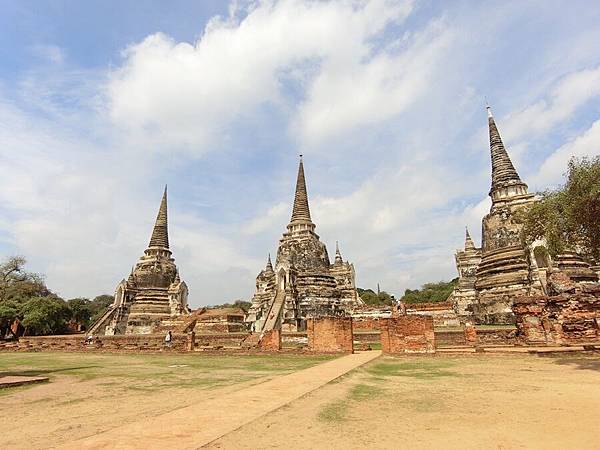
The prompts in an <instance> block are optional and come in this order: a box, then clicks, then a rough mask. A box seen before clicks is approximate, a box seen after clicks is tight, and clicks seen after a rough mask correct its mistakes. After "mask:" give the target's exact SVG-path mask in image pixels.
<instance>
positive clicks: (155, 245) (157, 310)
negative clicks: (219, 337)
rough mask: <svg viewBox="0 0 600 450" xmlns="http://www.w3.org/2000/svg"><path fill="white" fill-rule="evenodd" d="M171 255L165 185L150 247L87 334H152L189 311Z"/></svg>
mask: <svg viewBox="0 0 600 450" xmlns="http://www.w3.org/2000/svg"><path fill="white" fill-rule="evenodd" d="M171 255H172V253H171V251H170V250H169V236H168V223H167V189H166V187H165V192H164V194H163V198H162V201H161V204H160V208H159V210H158V216H157V218H156V223H155V225H154V229H153V231H152V236H151V238H150V244H149V246H148V248H147V249H146V250H145V251H144V255H143V256H142V257H141V258H140V260H139V261H138V263H137V264H136V265H135V268H134V269H133V270H132V271H131V274H130V275H129V277H128V278H127V280H122V281H121V282H120V283H119V285H118V286H117V289H116V291H115V300H114V303H113V304H112V306H111V307H110V308H109V310H108V311H107V312H106V313H105V314H104V316H103V317H101V318H100V319H99V320H98V321H97V322H96V323H95V324H93V325H92V327H91V328H90V330H89V332H88V334H91V335H118V334H150V333H153V332H155V331H157V330H158V329H159V328H160V326H161V322H162V321H163V320H168V319H172V318H176V317H179V316H182V315H187V314H189V312H190V310H189V308H188V305H187V297H188V288H187V285H186V284H185V282H184V281H182V280H181V279H180V277H179V271H178V270H177V266H176V265H175V260H174V259H173V258H172V257H171Z"/></svg>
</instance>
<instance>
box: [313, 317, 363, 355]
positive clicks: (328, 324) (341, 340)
mask: <svg viewBox="0 0 600 450" xmlns="http://www.w3.org/2000/svg"><path fill="white" fill-rule="evenodd" d="M306 332H307V334H308V349H309V350H311V351H313V352H322V353H353V351H354V343H353V333H352V318H351V317H319V318H313V319H308V321H307V324H306Z"/></svg>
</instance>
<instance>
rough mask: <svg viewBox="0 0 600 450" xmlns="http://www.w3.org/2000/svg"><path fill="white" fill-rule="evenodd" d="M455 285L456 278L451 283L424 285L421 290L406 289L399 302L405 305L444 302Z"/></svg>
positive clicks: (440, 282)
mask: <svg viewBox="0 0 600 450" xmlns="http://www.w3.org/2000/svg"><path fill="white" fill-rule="evenodd" d="M457 283H458V278H454V279H453V280H452V281H439V282H437V283H425V284H424V285H423V286H421V289H414V290H413V289H406V290H405V291H404V295H403V296H402V298H401V299H400V301H402V302H404V303H407V304H410V303H436V302H444V301H446V300H447V299H448V296H449V295H450V294H451V293H452V291H453V289H454V287H455V286H456V284H457Z"/></svg>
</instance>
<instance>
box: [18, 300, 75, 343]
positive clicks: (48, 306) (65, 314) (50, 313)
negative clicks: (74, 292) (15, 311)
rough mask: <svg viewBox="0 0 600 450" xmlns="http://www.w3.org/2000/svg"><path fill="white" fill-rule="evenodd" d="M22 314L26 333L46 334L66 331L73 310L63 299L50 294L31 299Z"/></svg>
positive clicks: (22, 309)
mask: <svg viewBox="0 0 600 450" xmlns="http://www.w3.org/2000/svg"><path fill="white" fill-rule="evenodd" d="M21 314H22V316H23V321H22V322H23V326H24V327H25V330H26V331H25V333H26V334H30V335H44V334H57V333H64V332H66V331H67V323H68V321H69V320H70V319H71V315H72V312H71V310H70V308H69V306H68V305H67V302H65V301H64V300H63V299H60V298H58V297H54V296H48V297H34V298H32V299H29V300H28V301H27V302H25V304H24V305H23V307H22V308H21Z"/></svg>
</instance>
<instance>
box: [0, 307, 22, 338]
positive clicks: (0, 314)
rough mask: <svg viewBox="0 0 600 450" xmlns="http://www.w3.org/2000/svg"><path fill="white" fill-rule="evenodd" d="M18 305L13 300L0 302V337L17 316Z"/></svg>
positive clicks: (5, 332) (4, 334) (6, 331)
mask: <svg viewBox="0 0 600 450" xmlns="http://www.w3.org/2000/svg"><path fill="white" fill-rule="evenodd" d="M20 307H21V305H20V304H19V303H17V302H15V301H14V300H6V301H3V302H0V338H3V337H4V336H6V334H7V333H8V330H10V326H11V324H12V323H13V321H14V320H15V319H16V318H17V317H19V312H20Z"/></svg>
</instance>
